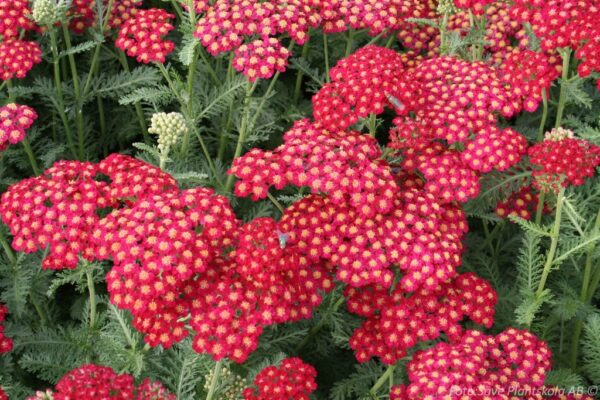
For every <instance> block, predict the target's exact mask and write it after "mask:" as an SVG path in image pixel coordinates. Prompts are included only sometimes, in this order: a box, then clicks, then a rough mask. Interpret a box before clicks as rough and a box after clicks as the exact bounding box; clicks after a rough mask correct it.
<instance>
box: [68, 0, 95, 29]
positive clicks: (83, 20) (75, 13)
mask: <svg viewBox="0 0 600 400" xmlns="http://www.w3.org/2000/svg"><path fill="white" fill-rule="evenodd" d="M95 7H96V5H95V2H94V1H91V0H72V1H71V8H70V9H69V10H68V12H67V16H68V17H69V28H70V29H71V31H73V32H74V33H76V34H82V33H83V32H85V30H86V29H87V28H89V27H91V26H93V25H94V21H95V13H94V9H95Z"/></svg>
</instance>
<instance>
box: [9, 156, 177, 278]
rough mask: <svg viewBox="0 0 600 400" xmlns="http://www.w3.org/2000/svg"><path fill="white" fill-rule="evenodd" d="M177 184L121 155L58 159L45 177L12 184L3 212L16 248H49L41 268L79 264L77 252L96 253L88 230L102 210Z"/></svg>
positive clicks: (30, 251)
mask: <svg viewBox="0 0 600 400" xmlns="http://www.w3.org/2000/svg"><path fill="white" fill-rule="evenodd" d="M105 178H107V179H105ZM173 187H176V183H175V181H174V179H173V178H171V177H170V176H169V175H167V174H165V173H163V172H162V171H160V170H159V169H157V168H154V167H152V166H149V165H148V164H145V163H143V162H141V161H138V160H135V159H133V158H131V157H128V156H124V155H120V154H113V155H111V156H109V157H108V158H106V159H105V160H103V161H102V162H101V163H99V164H97V165H95V164H91V163H83V162H79V161H59V162H57V163H55V164H54V166H52V168H50V169H48V170H46V171H45V172H44V173H43V174H42V175H41V176H38V177H34V178H29V179H26V180H23V181H21V182H18V183H16V184H14V185H12V186H10V187H9V189H8V190H7V191H6V192H5V193H4V194H3V195H2V201H1V203H0V216H1V217H2V220H3V222H4V223H5V224H7V225H8V227H9V228H10V231H11V233H12V235H13V236H14V239H13V243H12V245H13V247H14V248H15V250H17V251H24V252H26V253H32V252H35V251H37V250H40V249H45V248H49V251H48V254H47V256H46V257H45V258H44V261H43V262H42V266H43V268H47V269H64V268H75V267H76V266H77V263H78V261H79V256H82V257H83V258H85V259H87V260H92V259H93V258H94V255H95V250H94V246H93V244H92V243H91V241H90V234H91V232H92V229H93V227H94V226H95V225H96V224H97V223H98V221H99V219H100V217H99V215H98V214H99V211H100V210H102V209H105V208H110V207H118V206H119V205H120V203H122V202H130V201H132V200H134V199H139V198H143V197H144V196H150V195H152V194H154V193H160V192H162V191H164V190H166V189H169V188H173Z"/></svg>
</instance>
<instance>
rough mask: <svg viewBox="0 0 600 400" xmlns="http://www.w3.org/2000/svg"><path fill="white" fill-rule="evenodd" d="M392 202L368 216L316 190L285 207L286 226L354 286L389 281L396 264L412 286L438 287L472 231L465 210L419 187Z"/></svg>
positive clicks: (452, 268)
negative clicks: (388, 207) (386, 210)
mask: <svg viewBox="0 0 600 400" xmlns="http://www.w3.org/2000/svg"><path fill="white" fill-rule="evenodd" d="M393 204H394V206H393V209H392V211H390V212H389V213H377V214H375V215H373V216H371V217H366V216H364V215H362V214H361V213H360V212H358V211H357V210H355V209H353V208H352V207H349V206H348V205H344V204H340V205H338V204H335V203H333V202H332V201H331V200H330V199H329V197H321V196H318V195H311V196H308V197H306V198H304V199H302V200H300V201H298V202H296V203H294V204H293V205H292V206H291V207H289V208H288V209H287V210H286V211H285V213H284V216H283V218H282V220H281V226H282V231H283V232H286V233H288V235H289V239H288V242H289V243H290V244H292V245H295V246H298V248H299V249H300V251H302V253H303V254H306V255H307V256H308V257H309V258H310V259H312V260H315V261H318V260H326V261H328V262H329V263H331V264H333V265H335V266H336V267H337V277H338V279H339V280H341V281H342V282H345V283H347V284H349V285H351V286H353V287H360V286H366V285H369V284H373V283H376V284H379V285H381V286H383V287H390V285H391V284H392V281H393V277H394V274H393V272H392V271H391V269H390V266H392V265H397V266H399V267H400V269H401V271H403V272H404V276H403V277H402V279H401V281H400V285H401V286H402V287H404V288H405V289H406V290H408V291H414V290H417V289H418V288H420V287H427V288H431V289H433V288H435V287H437V286H438V285H439V284H440V283H441V282H444V281H447V280H448V279H450V278H452V277H453V276H455V275H456V267H457V266H458V265H460V262H461V253H462V243H461V238H462V236H463V235H464V234H465V233H466V231H467V224H466V220H465V216H464V213H463V212H462V211H461V210H460V209H458V208H457V207H455V206H454V205H445V206H441V205H440V204H438V203H437V202H436V200H435V197H434V196H433V195H431V194H429V193H426V192H424V191H422V190H419V189H410V190H405V191H401V192H399V193H398V194H397V197H396V198H395V200H394V203H393Z"/></svg>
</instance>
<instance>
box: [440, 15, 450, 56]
mask: <svg viewBox="0 0 600 400" xmlns="http://www.w3.org/2000/svg"><path fill="white" fill-rule="evenodd" d="M447 27H448V13H444V18H443V19H442V24H441V25H440V55H442V56H443V55H444V54H446V28H447Z"/></svg>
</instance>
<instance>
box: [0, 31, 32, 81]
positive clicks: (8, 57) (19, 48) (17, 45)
mask: <svg viewBox="0 0 600 400" xmlns="http://www.w3.org/2000/svg"><path fill="white" fill-rule="evenodd" d="M40 62H42V51H41V50H40V47H39V45H38V44H37V43H36V42H28V41H25V40H19V39H7V40H4V41H3V42H2V43H0V79H2V80H3V81H7V80H9V79H13V78H19V79H21V78H25V76H26V75H27V73H28V72H29V71H30V70H31V69H32V68H33V66H34V65H36V64H39V63H40Z"/></svg>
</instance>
